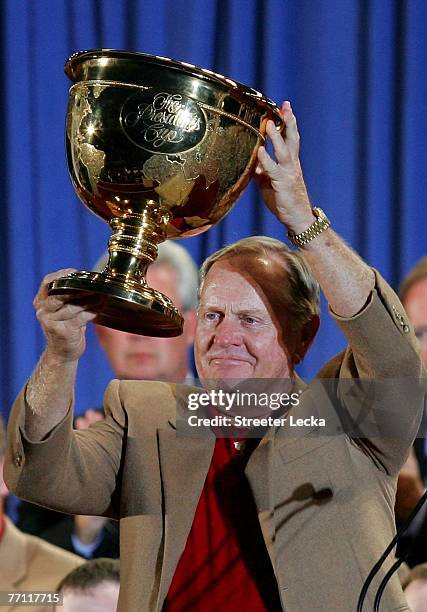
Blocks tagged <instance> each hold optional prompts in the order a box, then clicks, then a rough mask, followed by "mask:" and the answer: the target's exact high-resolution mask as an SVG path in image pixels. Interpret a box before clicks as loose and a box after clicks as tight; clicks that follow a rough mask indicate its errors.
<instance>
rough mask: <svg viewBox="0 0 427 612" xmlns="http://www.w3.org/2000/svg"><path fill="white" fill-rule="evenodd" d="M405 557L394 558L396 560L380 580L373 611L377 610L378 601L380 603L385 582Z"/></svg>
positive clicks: (377, 611)
mask: <svg viewBox="0 0 427 612" xmlns="http://www.w3.org/2000/svg"><path fill="white" fill-rule="evenodd" d="M405 559H406V556H405V557H402V558H401V559H396V561H395V562H394V563H393V565H392V566H391V568H390V569H389V570H388V572H387V573H386V575H385V576H384V578H383V579H382V580H381V582H380V586H379V587H378V591H377V594H376V595H375V601H374V612H379V609H380V603H381V597H382V595H383V593H384V589H385V588H386V586H387V582H388V581H389V580H390V578H391V577H392V576H393V574H394V572H395V571H396V570H398V569H399V567H400V566H401V565H402V563H403V562H404V561H405Z"/></svg>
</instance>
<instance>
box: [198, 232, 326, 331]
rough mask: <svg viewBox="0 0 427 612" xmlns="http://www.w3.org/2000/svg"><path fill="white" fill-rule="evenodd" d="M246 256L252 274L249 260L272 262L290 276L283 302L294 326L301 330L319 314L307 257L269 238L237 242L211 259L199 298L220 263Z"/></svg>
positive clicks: (315, 284) (203, 271)
mask: <svg viewBox="0 0 427 612" xmlns="http://www.w3.org/2000/svg"><path fill="white" fill-rule="evenodd" d="M241 256H243V257H244V259H246V261H247V268H246V269H247V270H248V271H249V272H250V266H251V264H250V261H249V260H250V258H252V259H263V260H272V261H274V262H275V263H279V264H281V265H282V266H283V269H284V270H285V271H286V272H287V283H286V284H284V285H283V288H282V289H279V290H282V299H283V301H284V303H285V304H286V307H287V309H288V314H289V315H290V317H291V319H292V321H293V322H295V323H296V324H297V325H298V326H299V327H302V326H303V325H304V324H305V323H307V322H308V321H310V319H311V318H312V317H313V316H314V315H317V314H319V311H320V289H319V284H318V282H317V280H316V279H315V278H314V276H313V273H312V272H311V270H310V268H309V266H308V264H307V263H306V261H305V259H304V257H303V256H302V255H301V253H299V252H298V251H294V250H291V249H289V248H288V247H287V246H286V244H284V243H283V242H281V241H280V240H276V239H275V238H269V237H268V236H250V237H249V238H243V239H242V240H238V241H237V242H234V243H233V244H231V245H229V246H225V247H224V248H222V249H220V250H219V251H216V253H213V254H212V255H210V256H209V257H208V258H207V259H206V260H205V261H204V262H203V264H202V267H201V270H200V286H199V297H200V294H201V291H202V290H203V283H204V281H205V278H206V276H207V273H208V272H209V270H210V269H211V268H212V266H213V265H214V263H216V262H217V261H219V260H220V259H232V258H236V257H241Z"/></svg>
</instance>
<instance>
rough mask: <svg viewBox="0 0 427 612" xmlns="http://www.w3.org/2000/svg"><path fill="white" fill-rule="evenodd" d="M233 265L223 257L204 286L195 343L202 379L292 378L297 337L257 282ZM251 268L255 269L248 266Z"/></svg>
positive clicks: (197, 364)
mask: <svg viewBox="0 0 427 612" xmlns="http://www.w3.org/2000/svg"><path fill="white" fill-rule="evenodd" d="M233 261H234V260H227V259H224V260H220V261H218V262H216V263H215V264H213V266H212V268H211V269H210V270H209V272H208V274H207V276H206V278H205V282H204V284H203V290H202V294H201V299H200V305H199V310H198V323H197V330H196V340H195V360H196V367H197V371H198V374H199V377H200V378H201V379H202V380H217V379H219V380H224V379H234V380H242V379H247V378H271V379H272V378H286V377H289V376H290V375H291V373H292V370H293V363H294V362H293V354H294V353H295V345H296V342H295V338H294V335H293V334H291V333H287V332H286V330H285V329H283V328H282V327H281V326H280V325H279V324H278V322H277V320H276V317H275V316H274V313H273V312H272V309H271V307H270V304H269V301H268V300H267V298H266V296H265V294H264V292H263V291H262V289H261V288H260V287H259V285H258V283H257V282H256V281H254V280H253V278H251V277H250V276H249V275H248V274H246V273H245V272H244V271H243V270H241V269H239V268H238V266H236V265H233ZM261 263H263V262H262V260H261ZM264 263H265V265H266V266H268V265H270V264H269V262H264ZM247 269H248V270H250V269H251V264H250V262H247ZM285 327H287V326H286V325H285Z"/></svg>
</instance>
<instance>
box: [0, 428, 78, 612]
mask: <svg viewBox="0 0 427 612" xmlns="http://www.w3.org/2000/svg"><path fill="white" fill-rule="evenodd" d="M5 448H6V434H5V429H4V425H3V421H2V420H1V418H0V591H3V592H10V593H13V592H15V593H16V592H20V591H53V590H54V589H55V587H56V585H57V584H58V582H59V580H61V579H62V578H63V576H65V575H66V574H67V573H68V572H70V571H71V570H73V569H75V568H76V567H77V566H79V565H81V564H82V563H83V559H82V558H81V557H78V556H77V555H73V554H71V553H69V552H67V551H65V550H61V549H60V548H58V547H56V546H52V544H48V543H47V542H45V541H44V540H42V539H40V538H37V537H35V536H31V535H28V534H26V533H22V532H21V531H20V530H19V529H17V527H15V525H14V524H13V523H12V522H11V521H10V519H9V518H8V517H7V516H6V515H5V514H4V501H5V498H6V497H7V495H8V490H7V487H6V485H5V483H4V480H3V462H4V453H5ZM28 605H29V604H28V603H27V604H26V605H25V604H24V603H23V604H22V605H13V606H12V603H11V604H10V606H8V605H6V606H4V607H3V605H2V607H1V608H2V610H5V611H7V610H12V609H13V610H14V611H16V610H18V611H21V612H22V611H23V610H26V609H28ZM30 607H31V610H33V611H34V612H41V611H44V610H47V609H50V610H51V609H52V608H47V607H46V606H45V605H43V604H42V603H40V605H38V604H31V606H30Z"/></svg>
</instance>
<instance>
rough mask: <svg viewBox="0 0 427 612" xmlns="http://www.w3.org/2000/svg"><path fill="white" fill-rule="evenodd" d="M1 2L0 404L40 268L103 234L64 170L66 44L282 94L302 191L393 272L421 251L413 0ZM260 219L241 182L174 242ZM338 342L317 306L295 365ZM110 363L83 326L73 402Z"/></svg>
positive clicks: (422, 143) (204, 244)
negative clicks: (143, 57)
mask: <svg viewBox="0 0 427 612" xmlns="http://www.w3.org/2000/svg"><path fill="white" fill-rule="evenodd" d="M0 17H1V24H0V26H1V54H0V87H1V95H0V126H1V129H0V146H1V176H2V180H1V182H0V244H1V257H0V266H1V268H0V291H1V298H0V299H1V303H0V315H1V347H0V361H1V370H0V377H1V378H0V394H1V406H0V407H1V410H2V412H3V413H4V414H7V413H8V411H9V407H10V403H11V401H12V399H13V397H14V396H15V394H16V393H17V392H18V390H19V389H20V387H21V386H22V384H23V383H24V381H25V379H26V377H27V376H28V375H29V374H30V372H31V371H32V369H33V367H34V364H35V362H36V360H37V358H38V356H39V354H40V353H41V351H42V349H43V345H44V341H43V337H42V334H41V332H40V329H39V327H38V324H37V322H36V319H35V316H34V313H33V309H32V299H33V296H34V294H35V292H36V290H37V287H38V285H39V282H40V280H41V278H42V277H43V276H44V275H45V274H46V273H48V272H50V271H52V270H56V269H58V268H63V267H68V266H72V267H76V268H80V269H85V268H86V269H88V268H89V269H90V268H91V266H92V265H93V263H94V262H95V261H96V260H97V258H98V256H99V255H100V253H101V252H102V251H103V250H104V248H105V246H106V242H107V238H108V235H109V229H108V227H107V225H106V224H105V223H103V222H102V221H100V220H99V219H97V218H96V217H95V216H94V215H92V214H91V213H90V212H89V211H88V210H87V209H85V208H84V207H83V206H82V204H81V203H80V202H79V201H78V200H77V197H76V196H75V194H74V191H73V189H72V187H71V183H70V181H69V178H68V175H67V169H66V163H65V155H64V134H63V132H64V119H65V110H66V105H67V99H68V87H69V83H68V81H67V78H66V77H65V75H64V74H63V64H64V62H65V60H66V59H67V57H68V56H69V55H70V54H71V53H73V52H75V51H78V50H83V49H90V48H99V47H109V48H118V49H127V50H137V51H144V52H148V53H154V54H160V55H166V56H169V57H174V58H176V59H179V60H184V61H187V62H191V63H193V64H197V65H200V66H203V67H206V68H210V69H212V70H215V71H217V72H221V73H224V74H226V75H228V76H231V77H232V78H235V79H237V80H240V81H242V82H244V83H247V84H249V85H251V86H253V87H255V88H257V89H260V90H261V91H263V92H264V93H266V94H267V95H268V96H269V97H271V98H273V99H275V100H276V101H277V102H278V103H280V102H281V101H282V100H283V99H290V100H291V101H292V103H293V107H294V109H295V112H296V114H297V116H298V120H299V127H300V132H301V137H302V152H301V155H302V161H303V167H304V170H305V176H306V180H307V183H308V186H309V191H310V194H311V197H312V201H313V203H315V204H317V205H319V206H322V207H323V208H324V209H325V210H326V211H327V213H328V215H329V216H330V218H331V219H332V221H333V224H334V226H335V228H336V229H337V230H338V232H340V233H341V234H342V235H343V236H344V237H345V239H346V240H347V241H348V242H349V243H350V244H351V245H353V246H354V247H355V248H356V249H357V250H358V251H359V252H360V253H361V254H362V256H363V257H364V258H366V259H367V260H368V261H369V262H370V263H371V264H372V265H374V266H376V267H378V268H379V269H380V270H381V271H382V273H383V274H384V276H385V277H386V278H387V279H388V280H389V281H390V282H391V283H392V284H393V285H395V286H396V285H397V283H398V282H399V280H400V279H401V278H402V275H403V274H405V273H406V271H407V270H408V268H409V267H410V266H411V265H412V264H413V263H414V261H415V260H416V259H417V258H418V257H420V256H421V255H424V254H425V253H426V252H427V245H426V241H425V236H426V227H427V224H426V221H427V208H426V202H427V184H426V168H427V153H426V140H427V122H426V115H427V113H426V108H427V106H426V102H427V79H426V74H425V66H426V65H427V43H426V35H425V25H426V23H427V2H425V0H406V1H405V0H122V1H120V0H60V1H58V0H28V1H26V2H25V1H24V0H3V1H2V2H1V5H0ZM258 233H265V234H269V235H272V236H275V237H278V238H282V237H283V236H284V232H283V228H282V227H281V226H280V225H279V224H278V223H277V222H276V221H275V219H274V218H273V217H272V216H271V215H270V213H269V212H268V211H267V210H266V209H265V208H264V206H263V205H262V203H261V202H260V199H259V197H258V194H257V192H256V189H255V187H254V186H251V187H249V188H248V189H247V191H246V192H245V193H244V195H243V196H242V198H241V199H240V200H239V202H238V203H237V204H236V206H235V208H234V209H233V211H232V212H231V213H230V215H229V216H228V217H227V218H226V219H225V220H224V221H223V222H222V223H221V224H220V225H219V226H218V227H217V228H215V229H214V230H212V231H210V232H208V233H207V234H205V235H203V236H201V237H198V238H192V239H187V240H186V241H185V242H183V244H185V246H186V247H187V248H188V249H189V251H190V252H191V253H192V254H193V255H194V257H195V258H196V260H197V262H200V261H201V260H202V258H203V257H204V256H205V255H207V254H209V253H210V252H211V251H213V250H214V249H216V248H218V247H220V246H222V245H223V244H224V243H226V242H230V241H234V240H236V239H238V238H241V237H243V236H247V235H250V234H258ZM343 345H344V341H343V338H342V337H341V336H340V334H339V332H338V331H337V330H336V328H335V326H334V324H333V323H332V322H331V321H330V320H329V318H328V315H327V314H326V312H325V309H324V316H323V320H322V326H321V331H320V333H319V337H318V339H317V342H316V345H315V346H314V347H313V349H312V350H311V353H310V355H309V356H308V357H307V359H306V362H305V363H304V364H303V366H302V368H301V374H302V375H303V376H306V377H308V378H310V377H311V376H313V374H314V373H315V372H316V370H317V368H318V367H319V366H320V365H321V364H322V363H324V361H325V360H326V359H327V358H328V357H330V356H332V355H333V354H334V353H335V352H337V351H338V350H340V349H341V348H342V347H343ZM110 377H111V372H110V370H109V368H108V365H107V363H106V361H105V359H104V357H103V355H102V354H101V352H100V350H99V349H98V347H97V345H96V341H95V339H94V336H93V331H92V330H90V332H89V346H88V351H87V353H86V355H85V357H84V358H83V359H82V362H81V366H80V370H79V378H78V391H77V408H78V410H83V409H84V408H86V407H89V406H94V405H98V404H99V403H100V402H101V398H102V393H103V390H104V388H105V385H106V383H107V381H108V380H109V378H110Z"/></svg>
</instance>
